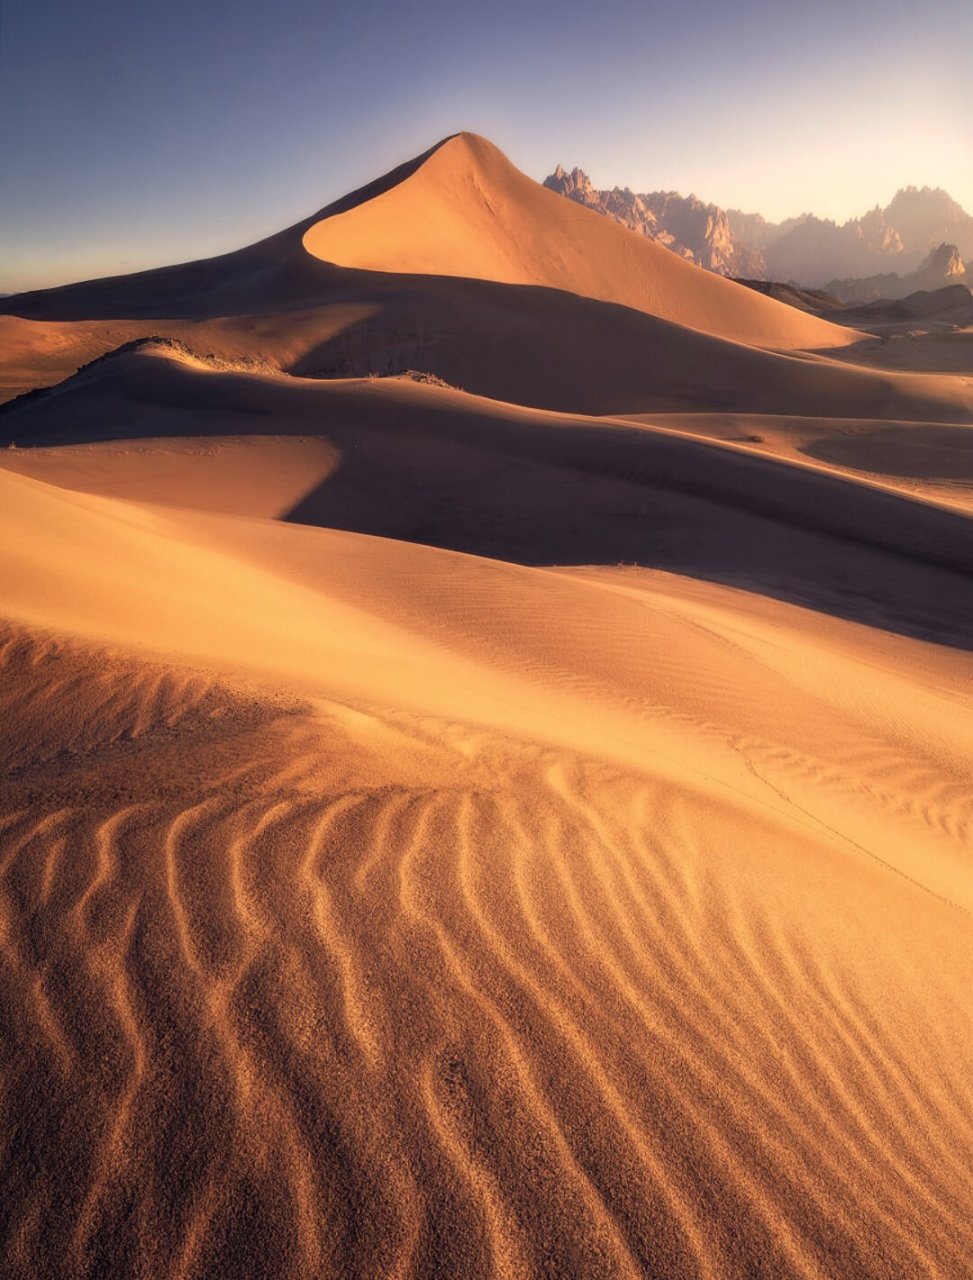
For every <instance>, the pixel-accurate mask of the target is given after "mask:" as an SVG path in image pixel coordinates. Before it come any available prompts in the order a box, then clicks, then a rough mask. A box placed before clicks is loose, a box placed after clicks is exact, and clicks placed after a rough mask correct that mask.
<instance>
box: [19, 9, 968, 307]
mask: <svg viewBox="0 0 973 1280" xmlns="http://www.w3.org/2000/svg"><path fill="white" fill-rule="evenodd" d="M971 72H973V0H930V2H929V3H927V4H924V5H920V4H918V3H916V2H915V0H908V2H904V0H806V2H804V3H794V2H792V0H776V2H772V0H737V3H734V4H730V3H727V2H726V0H682V3H680V4H673V3H671V0H668V2H667V3H664V4H662V3H655V0H598V2H597V3H595V2H594V0H562V2H561V3H551V2H550V0H543V2H541V0H516V2H515V3H510V2H509V0H495V2H493V3H482V4H480V5H478V6H476V7H472V6H467V5H464V4H462V3H459V4H457V3H455V0H452V2H451V3H445V0H432V2H431V3H425V4H421V5H415V4H410V3H408V0H400V2H393V0H372V3H371V4H370V5H360V6H352V5H349V4H347V3H345V4H341V5H332V4H328V3H320V2H318V3H314V2H312V0H276V3H274V4H268V3H260V2H259V0H234V2H233V3H229V2H228V0H168V2H167V3H166V4H165V5H161V4H149V3H144V2H142V3H140V2H139V0H88V3H86V4H78V3H77V2H76V0H72V2H71V3H67V2H66V0H2V8H0V292H14V291H17V290H21V289H27V288H36V287H40V286H44V285H48V284H58V283H63V282H66V281H69V280H76V279H84V278H87V277H90V276H94V275H106V274H113V273H116V272H123V271H134V270H138V269H140V268H143V267H147V266H157V265H162V264H165V263H169V262H176V261H183V260H186V259H190V258H197V257H205V256H209V255H211V254H214V253H219V252H223V251H226V250H230V249H234V248H237V247H239V246H241V245H243V244H247V243H249V242H251V241H253V240H256V239H259V238H260V237H262V236H264V235H267V234H270V233H271V232H274V231H277V230H279V229H281V228H282V227H284V226H287V225H289V224H290V223H292V222H296V221H297V220H298V219H300V218H302V217H304V216H305V215H307V214H309V213H311V212H313V211H314V210H315V209H317V208H320V207H322V206H323V205H325V204H327V203H329V202H330V201H331V200H333V199H335V198H337V197H338V196H340V195H342V194H344V193H345V192H346V191H349V190H351V189H353V188H354V187H356V186H360V185H361V184H362V183H364V182H366V181H368V180H369V179H371V178H373V177H375V176H377V175H378V174H380V173H382V172H384V171H386V170H387V169H390V168H392V167H393V166H394V165H396V164H398V163H399V162H400V161H402V160H404V159H407V158H408V157H410V156H412V155H415V154H417V153H419V152H421V151H423V150H425V149H426V148H427V147H428V146H429V145H431V144H432V143H433V142H435V141H436V140H438V139H439V138H441V137H443V136H445V135H447V134H450V133H455V132H458V131H459V130H462V129H469V130H473V131H475V132H477V133H482V134H485V135H486V136H487V137H489V138H490V139H491V140H492V141H494V142H495V143H497V145H498V146H499V147H500V148H501V149H502V150H503V151H505V152H506V153H507V155H508V156H509V157H510V159H511V160H512V161H513V162H514V163H515V164H516V165H518V167H519V168H521V169H523V170H524V171H525V172H527V173H529V174H530V175H531V176H533V177H535V178H543V177H544V175H545V174H547V173H549V172H550V171H551V170H552V169H553V168H554V166H555V165H556V164H557V163H559V162H560V163H562V164H564V165H566V166H569V167H570V166H573V165H575V164H577V165H580V166H581V167H582V168H584V169H585V170H586V171H587V172H588V173H589V174H590V175H591V177H592V178H593V180H594V181H595V184H596V185H597V186H614V185H616V184H617V185H620V186H630V187H632V188H633V189H634V190H638V191H645V190H658V189H667V190H676V191H680V192H682V193H683V194H688V193H689V192H690V191H693V192H695V193H696V194H697V195H699V196H701V197H703V198H705V199H707V200H712V201H714V202H716V203H718V204H721V205H723V206H726V207H738V208H743V209H746V210H751V211H756V212H760V213H763V214H764V215H765V216H766V217H769V218H772V219H779V218H782V217H786V216H789V215H792V214H796V213H800V212H802V211H805V210H811V211H813V212H815V213H817V214H819V215H821V216H824V217H833V218H836V219H838V220H844V219H846V218H848V217H852V216H855V215H857V214H860V213H862V212H864V211H865V210H866V209H868V208H870V207H872V206H874V205H875V204H886V203H888V201H889V200H890V199H891V197H892V195H893V194H894V192H895V191H896V189H897V188H898V187H900V186H904V185H906V184H910V183H912V184H916V185H920V186H922V185H930V186H942V187H945V188H946V190H947V191H949V192H950V194H952V195H953V196H954V197H955V198H956V199H957V200H959V201H960V203H961V204H963V205H964V206H965V207H966V208H967V210H969V211H970V212H973V89H971V84H973V75H971Z"/></svg>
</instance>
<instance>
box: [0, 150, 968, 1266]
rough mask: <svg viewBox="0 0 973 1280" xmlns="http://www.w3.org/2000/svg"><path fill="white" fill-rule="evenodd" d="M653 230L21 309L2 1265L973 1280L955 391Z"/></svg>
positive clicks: (510, 201) (6, 870)
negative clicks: (690, 259) (695, 262)
mask: <svg viewBox="0 0 973 1280" xmlns="http://www.w3.org/2000/svg"><path fill="white" fill-rule="evenodd" d="M562 213H563V217H562ZM582 215H583V216H582ZM592 222H594V224H595V228H594V229H592V226H591V223H592ZM433 227H435V228H436V232H435V235H433V234H432V230H431V229H432V228H433ZM545 228H546V230H545ZM603 232H604V233H607V238H605V236H603V234H602V233H603ZM639 243H640V244H642V245H643V246H644V249H645V251H646V252H645V253H643V252H642V250H641V249H640V250H639V251H638V252H636V251H635V250H633V249H632V248H631V237H627V235H626V233H624V232H621V233H619V234H617V235H616V232H615V230H613V229H612V227H611V224H610V223H608V222H607V220H600V219H598V218H597V216H596V215H590V217H589V215H587V214H585V213H584V211H583V210H575V209H574V206H572V205H571V204H570V202H568V201H563V200H558V198H557V197H554V196H551V197H550V204H548V203H547V194H546V193H543V192H541V191H540V189H539V188H536V186H535V184H532V183H530V182H529V181H528V180H527V179H525V178H523V176H522V175H519V174H517V172H516V171H515V170H513V169H512V168H511V166H509V164H508V163H507V162H506V161H505V160H504V158H503V157H502V156H501V155H500V153H499V152H497V151H496V150H495V149H494V148H492V147H490V145H489V144H487V143H485V142H484V141H483V140H482V139H477V138H475V137H472V136H470V135H458V136H457V137H455V138H453V139H451V140H447V141H446V142H445V143H444V144H441V145H440V146H438V147H436V148H433V149H432V150H431V151H429V152H427V153H425V154H424V155H422V156H420V157H418V158H417V159H416V160H414V161H410V162H409V163H408V164H407V165H404V166H402V167H401V168H400V169H399V170H396V171H393V173H392V174H389V175H386V176H385V177H384V178H382V179H379V180H378V181H377V182H376V183H375V184H372V185H371V186H370V187H368V188H364V189H363V190H362V191H360V192H355V193H352V194H351V195H350V196H349V197H347V198H346V199H345V200H343V201H339V202H337V203H336V204H335V205H332V206H330V207H329V208H328V209H326V210H323V211H322V212H321V213H320V214H316V215H314V216H313V217H312V218H310V219H306V220H305V221H304V222H302V223H300V224H297V225H296V226H295V227H292V228H290V229H289V230H288V231H285V232H282V233H280V234H279V235H277V236H273V237H270V238H269V239H268V240H266V241H263V242H261V243H260V244H258V245H255V246H251V247H250V248H249V249H245V250H241V251H240V252H239V253H237V254H230V255H226V256H225V257H224V258H222V259H213V260H210V261H208V262H204V263H196V264H186V265H184V266H181V267H176V268H170V269H166V270H163V271H160V272H150V273H143V274H142V275H141V276H139V277H132V278H130V279H122V280H108V281H101V282H93V283H89V284H86V285H80V286H71V287H69V288H68V289H64V290H52V291H47V292H44V293H40V294H37V295H26V296H25V297H23V298H20V299H5V300H3V302H2V303H0V311H2V312H3V313H4V314H3V315H2V316H0V337H4V336H5V337H6V338H8V339H9V341H8V342H7V345H6V346H5V348H4V352H5V356H4V359H3V361H0V378H2V385H3V387H4V388H5V389H6V392H7V394H12V393H13V392H14V391H15V390H29V389H32V388H40V387H45V386H46V387H48V390H46V391H44V392H43V393H41V394H35V395H31V396H28V397H26V398H23V399H20V400H17V401H15V402H13V403H11V404H8V405H7V406H6V407H5V408H4V410H3V413H2V414H0V440H3V441H4V442H6V443H8V445H12V446H14V447H7V448H5V449H3V450H2V452H0V581H2V582H3V592H2V600H0V605H2V608H0V672H2V677H0V744H2V750H3V760H4V766H3V772H2V775H0V796H2V804H0V954H2V959H3V963H2V965H0V1017H2V1019H3V1024H4V1027H5V1029H6V1034H5V1036H4V1037H3V1038H2V1040H0V1150H2V1155H0V1223H2V1227H0V1271H2V1273H3V1275H4V1276H7V1275H9V1276H11V1277H16V1278H18V1280H20V1278H21V1277H23V1278H24V1280H27V1278H28V1277H29V1278H30V1280H34V1277H47V1276H50V1277H58V1278H59V1280H60V1278H61V1277H65V1278H67V1280H82V1278H83V1280H88V1278H93V1277H97V1276H106V1275H124V1276H151V1277H153V1280H155V1278H157V1277H158V1278H169V1277H171V1278H172V1280H190V1278H196V1277H199V1278H207V1280H208V1277H212V1276H227V1277H234V1278H236V1277H240V1278H241V1280H243V1278H244V1277H246V1278H247V1280H251V1278H252V1277H260V1276H265V1277H268V1280H269V1278H270V1277H273V1278H274V1280H278V1278H279V1277H294V1278H295V1280H296V1278H298V1277H300V1278H302V1280H303V1278H304V1277H309V1276H313V1277H327V1278H329V1280H330V1278H331V1277H348V1276H360V1277H362V1278H363V1280H365V1278H367V1280H376V1278H377V1277H387V1278H389V1280H392V1278H393V1277H395V1278H397V1280H420V1278H421V1280H425V1278H426V1277H435V1276H442V1277H452V1278H454V1280H467V1278H468V1277H473V1276H476V1277H479V1276H483V1277H496V1278H497V1280H527V1278H531V1280H532V1278H534V1277H537V1278H538V1280H539V1278H540V1277H558V1278H559V1280H561V1278H566V1277H578V1280H582V1278H583V1280H590V1278H591V1277H600V1276H601V1277H606V1278H607V1277H612V1278H614V1277H619V1276H630V1277H653V1278H656V1277H658V1278H660V1280H661V1278H662V1277H665V1280H680V1278H682V1277H686V1278H687V1280H688V1278H689V1277H693V1280H700V1278H705V1280H729V1278H732V1280H759V1278H766V1280H782V1278H784V1277H786V1278H788V1280H790V1278H791V1277H802V1278H808V1280H846V1278H849V1280H850V1278H851V1277H854V1278H855V1280H859V1278H861V1280H903V1278H904V1277H910V1280H911V1277H913V1276H915V1277H919V1276H923V1277H938V1278H941V1280H957V1278H958V1277H962V1276H966V1275H968V1274H970V1264H969V1259H970V1257H971V1256H973V1229H971V1223H973V1197H971V1191H970V1187H971V1182H970V1178H969V1153H970V1150H971V1146H973V1119H971V1117H973V1109H971V1107H970V1087H969V1046H970V1044H971V1043H973V1018H971V1014H970V1005H969V998H968V993H969V991H970V989H971V979H973V945H971V926H970V921H971V913H973V877H971V868H970V857H971V844H973V789H971V786H970V777H971V762H973V716H971V714H970V689H971V688H973V643H971V637H973V591H971V590H970V580H971V574H973V525H971V523H970V517H969V500H968V495H969V483H970V479H971V472H970V469H969V467H968V466H967V459H966V454H967V452H968V436H969V433H970V430H971V428H970V421H971V387H970V384H969V381H968V379H966V378H965V377H963V376H960V375H959V374H956V375H950V374H949V373H943V372H939V373H934V372H929V371H927V372H926V373H923V374H920V373H916V372H904V371H892V370H890V369H884V368H881V367H868V365H867V357H868V353H869V351H870V350H871V348H870V347H869V343H868V342H867V341H865V340H863V339H861V338H860V337H859V336H858V335H850V334H848V333H845V334H844V335H843V336H842V334H841V331H838V333H837V334H835V333H829V332H826V330H828V328H829V327H828V326H819V327H817V328H815V327H814V326H815V325H818V322H817V321H813V320H812V319H811V318H809V317H807V316H802V315H801V314H800V313H798V312H796V311H794V312H792V313H789V312H788V310H787V309H786V308H783V307H781V306H779V305H778V304H776V303H772V302H771V301H770V300H768V299H765V298H762V297H760V296H759V295H757V294H755V293H753V294H751V293H749V292H747V291H744V290H742V289H738V288H737V287H736V286H734V285H732V283H730V282H727V281H721V280H717V279H716V278H715V277H705V276H704V275H703V273H700V272H698V271H696V269H695V268H689V267H685V266H684V265H683V264H681V263H679V262H678V261H677V260H676V259H675V257H674V256H673V255H668V254H666V253H665V251H663V250H660V249H657V248H656V246H652V245H649V244H647V243H645V242H644V241H640V242H639ZM305 245H306V246H307V247H306V248H305ZM315 255H321V258H319V257H317V256H315ZM322 259H329V260H328V261H324V260H322ZM336 263H337V264H339V265H336ZM430 273H432V274H430ZM478 276H479V277H482V278H476V277H478ZM741 298H742V299H745V300H746V301H744V300H741ZM808 326H810V327H808ZM148 335H161V336H162V337H163V338H164V339H166V340H164V341H161V342H159V341H151V342H144V341H136V342H135V345H134V346H130V347H125V348H124V349H122V350H121V351H117V350H115V349H116V348H118V347H119V346H120V345H121V344H126V343H131V342H132V341H133V340H139V339H144V338H145V337H147V336H148ZM849 337H850V339H851V340H852V342H853V345H852V346H850V347H846V348H840V351H841V353H842V359H841V360H840V361H839V360H838V359H837V358H836V357H837V354H838V351H839V348H835V357H832V356H831V355H822V354H820V352H818V353H814V352H812V351H810V350H809V349H810V348H812V347H825V346H827V345H828V343H830V342H837V341H847V340H848V339H849ZM173 340H178V341H173ZM180 342H181V343H186V344H188V345H187V346H185V347H184V346H181V345H179V344H180ZM112 352H114V354H111V353H112ZM856 353H857V354H860V355H861V357H862V363H856ZM106 354H107V358H105V359H103V360H97V362H96V363H86V362H89V361H92V360H94V359H96V358H97V357H99V356H102V355H106ZM872 356H874V352H873V353H872ZM923 358H925V357H923ZM964 358H965V357H964ZM898 360H899V357H898V356H896V357H895V360H893V358H892V357H891V356H890V357H889V359H888V363H889V364H892V363H894V362H895V361H898ZM900 363H902V364H903V365H905V364H906V363H907V362H905V361H901V362H900ZM960 363H962V362H960ZM79 364H83V365H85V367H84V368H83V369H82V370H81V371H80V372H79V373H77V374H76V375H74V376H70V377H65V375H67V374H72V373H73V370H74V369H75V368H76V367H77V365H79ZM880 364H881V361H880V360H879V359H878V358H877V357H875V358H874V359H873V366H880ZM410 369H411V370H418V371H419V372H420V373H421V374H422V375H423V380H419V381H416V380H414V379H413V378H410V377H401V376H400V377H388V376H383V377H352V376H342V375H349V374H364V373H372V374H385V375H388V374H403V373H404V372H405V371H407V370H410ZM430 374H437V375H439V377H440V378H445V379H446V380H447V381H448V382H451V383H453V384H454V385H453V386H444V385H437V384H436V381H435V379H433V380H429V378H428V375H430ZM52 384H56V385H52ZM459 387H462V388H464V389H462V390H461V389H458V388H459ZM619 415H623V416H619ZM629 415H630V416H629Z"/></svg>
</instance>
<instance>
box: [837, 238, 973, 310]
mask: <svg viewBox="0 0 973 1280" xmlns="http://www.w3.org/2000/svg"><path fill="white" fill-rule="evenodd" d="M971 279H973V277H971V276H970V274H969V273H968V272H967V270H966V267H965V265H964V263H963V259H962V257H961V256H960V252H959V249H958V248H957V246H956V245H954V244H940V245H937V247H936V248H935V249H932V250H930V252H929V253H928V254H927V255H926V257H925V258H924V259H923V261H922V262H921V263H920V265H919V268H918V270H916V271H910V272H907V273H905V274H902V275H900V274H899V273H898V272H886V273H883V274H880V275H874V276H866V277H865V278H854V277H852V278H846V279H844V280H832V281H830V282H829V283H828V284H827V285H826V286H825V292H827V293H830V294H831V295H832V296H833V297H835V298H838V299H839V300H840V301H841V302H871V301H873V300H874V299H877V298H905V297H908V296H909V295H910V294H913V293H918V292H925V293H928V292H934V291H936V290H939V289H943V288H948V287H949V286H950V285H964V284H968V283H969V282H970V280H971Z"/></svg>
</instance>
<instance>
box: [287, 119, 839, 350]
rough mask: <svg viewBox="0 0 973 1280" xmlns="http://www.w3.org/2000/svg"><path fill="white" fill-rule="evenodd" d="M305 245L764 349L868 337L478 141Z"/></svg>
mask: <svg viewBox="0 0 973 1280" xmlns="http://www.w3.org/2000/svg"><path fill="white" fill-rule="evenodd" d="M303 244H304V247H305V249H307V251H308V253H310V254H313V255H314V256H315V257H317V258H322V259H324V260H325V261H327V262H333V263H336V264H337V265H339V266H345V267H355V268H358V269H361V270H365V271H390V272H397V273H403V274H410V275H413V274H422V275H437V276H466V277H473V278H476V279H482V280H495V281H498V282H500V283H503V284H519V285H543V286H545V287H546V288H551V289H563V290H566V291H567V292H569V293H580V294H584V295H585V296H586V297H589V298H597V299H599V300H600V301H603V302H615V303H620V304H621V305H622V306H626V307H633V308H634V309H636V310H638V311H644V312H646V313H648V314H649V315H654V316H658V317H659V318H660V319H663V320H671V321H674V322H675V323H677V324H681V325H685V326H687V327H688V328H692V329H699V330H701V331H702V332H704V333H711V334H714V335H716V336H717V337H721V338H729V339H730V340H732V341H736V342H744V343H751V344H753V345H755V346H764V347H774V348H779V349H787V348H794V347H802V348H810V347H820V348H824V347H835V346H846V345H848V344H850V343H851V342H854V341H855V339H856V337H857V335H856V334H854V333H853V332H852V331H851V330H848V329H845V328H842V327H840V326H838V325H833V324H828V323H826V322H825V321H822V320H818V319H817V318H816V317H813V316H807V315H803V314H801V313H800V312H797V311H795V310H794V309H793V308H791V307H786V306H784V305H783V304H782V303H778V302H775V301H773V299H770V298H765V297H763V296H761V295H759V294H754V293H753V292H752V291H751V290H746V289H744V288H743V287H742V286H740V285H737V284H735V283H734V282H733V281H730V280H725V279H723V278H722V277H719V276H714V275H711V274H710V273H708V272H705V271H703V270H701V269H700V268H698V267H695V266H693V265H692V264H690V263H687V262H684V261H683V260H682V259H680V258H677V257H676V256H675V254H672V253H669V252H668V251H667V250H666V249H664V248H663V247H662V246H661V245H657V244H654V243H653V242H651V241H648V240H646V239H645V237H643V236H639V235H636V234H635V233H634V232H631V231H629V230H627V229H626V228H625V227H621V226H619V225H617V224H616V223H612V222H609V221H608V220H607V219H604V218H600V217H599V216H598V215H597V214H595V213H593V212H592V211H591V210H589V209H585V208H582V207H581V206H579V205H576V204H573V203H572V202H570V201H567V200H562V199H560V198H559V197H558V196H556V195H555V194H554V193H553V192H551V191H547V190H546V189H545V188H543V187H542V186H540V185H539V184H538V183H536V182H534V181H532V180H531V179H530V178H528V177H526V175H524V174H522V173H520V172H519V171H518V170H517V169H515V168H514V166H513V165H512V164H511V163H510V162H509V161H508V160H507V159H506V157H505V156H504V155H503V154H502V153H501V152H500V151H499V150H498V149H497V148H496V147H494V146H493V144H492V143H489V142H487V141H486V139H484V138H480V137H477V136H476V135H475V134H469V133H462V134H457V135H456V136H455V137H453V138H448V139H446V140H445V141H444V142H443V143H441V144H440V145H439V147H437V148H436V149H435V150H434V151H433V152H432V153H431V154H430V155H429V156H428V157H427V158H426V160H425V161H424V162H423V163H422V164H421V165H419V166H418V168H417V169H416V170H415V171H414V172H413V173H411V174H410V175H409V176H408V177H406V178H405V179H404V180H403V181H402V182H399V183H397V184H396V185H394V186H392V187H390V188H389V189H388V190H386V191H383V192H382V193H381V194H380V195H378V196H376V197H375V198H374V199H372V200H368V201H365V202H364V203H362V204H359V205H357V206H356V207H354V208H353V209H350V210H348V211H347V212H342V213H336V214H332V215H330V216H327V217H324V218H322V219H321V220H320V221H319V222H316V223H314V224H313V225H312V226H310V227H309V228H308V229H307V230H306V231H305V232H304V236H303Z"/></svg>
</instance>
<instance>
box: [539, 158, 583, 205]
mask: <svg viewBox="0 0 973 1280" xmlns="http://www.w3.org/2000/svg"><path fill="white" fill-rule="evenodd" d="M544 186H545V187H549V188H550V189H551V190H552V191H556V192H557V193H558V195H562V196H570V197H571V198H573V199H575V200H577V199H578V198H579V197H584V196H586V195H588V194H589V193H590V194H593V193H594V187H593V186H592V183H591V179H590V178H589V177H588V175H587V174H586V173H585V171H584V170H583V169H572V170H571V172H570V173H569V172H568V171H567V169H565V168H564V166H563V165H560V164H559V165H558V166H557V168H556V169H555V170H554V172H553V173H552V174H551V175H550V177H547V178H545V179H544Z"/></svg>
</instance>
